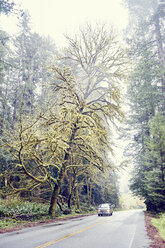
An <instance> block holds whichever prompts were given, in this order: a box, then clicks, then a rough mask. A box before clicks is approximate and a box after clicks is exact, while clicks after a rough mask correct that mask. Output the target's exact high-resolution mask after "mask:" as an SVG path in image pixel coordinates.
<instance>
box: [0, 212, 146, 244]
mask: <svg viewBox="0 0 165 248" xmlns="http://www.w3.org/2000/svg"><path fill="white" fill-rule="evenodd" d="M149 244H150V240H149V238H148V237H147V234H146V230H145V222H144V213H143V212H142V211H141V210H131V211H120V212H114V213H113V215H112V216H107V217H98V216H96V215H94V216H88V217H83V218H78V219H72V220H67V221H60V222H56V223H51V224H47V225H44V226H39V227H33V228H25V229H22V230H20V231H14V232H11V233H5V234H0V248H47V247H48V248H53V247H54V248H77V247H78V248H92V247H94V248H100V247H101V248H149Z"/></svg>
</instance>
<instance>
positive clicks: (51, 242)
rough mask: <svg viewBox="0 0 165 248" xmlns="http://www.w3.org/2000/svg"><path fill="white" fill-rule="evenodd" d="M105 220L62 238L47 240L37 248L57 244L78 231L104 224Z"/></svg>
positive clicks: (79, 231)
mask: <svg viewBox="0 0 165 248" xmlns="http://www.w3.org/2000/svg"><path fill="white" fill-rule="evenodd" d="M103 222H105V221H101V222H97V223H95V224H93V225H90V226H87V227H85V228H83V229H80V230H78V231H76V232H73V233H70V234H68V235H66V236H64V237H62V238H59V239H55V240H52V241H50V242H47V243H45V244H42V245H39V246H37V247H36V248H45V247H48V246H50V245H53V244H55V243H57V242H59V241H62V240H64V239H67V238H69V237H72V236H74V235H76V234H78V233H81V232H84V231H86V230H88V229H90V228H93V227H95V226H98V225H100V224H102V223H103Z"/></svg>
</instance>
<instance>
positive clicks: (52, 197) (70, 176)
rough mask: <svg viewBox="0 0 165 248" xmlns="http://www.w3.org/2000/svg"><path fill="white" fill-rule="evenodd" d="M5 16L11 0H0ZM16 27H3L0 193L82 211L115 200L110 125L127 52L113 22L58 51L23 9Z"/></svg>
mask: <svg viewBox="0 0 165 248" xmlns="http://www.w3.org/2000/svg"><path fill="white" fill-rule="evenodd" d="M0 3H1V4H0V12H1V13H5V14H10V12H11V11H12V9H13V8H14V6H15V5H14V4H13V2H10V1H1V2H0ZM20 13H21V14H20V15H19V14H18V13H17V15H19V16H18V17H19V23H18V28H19V32H18V33H17V34H16V35H15V36H13V37H9V35H8V34H7V33H6V32H5V31H4V30H3V29H2V27H1V30H0V41H1V44H0V135H1V139H0V193H1V196H3V197H5V196H7V195H9V194H18V195H20V196H21V197H24V198H28V199H30V200H34V199H36V198H40V200H41V199H42V200H43V201H48V202H49V203H50V208H49V214H50V215H52V216H53V215H54V214H55V210H56V207H57V205H58V206H59V207H60V209H61V210H62V211H63V210H64V208H66V207H67V208H68V209H72V208H73V207H74V208H76V209H77V211H80V210H81V209H82V208H83V207H87V208H88V209H90V208H91V206H92V205H96V204H99V203H101V202H111V203H113V204H115V205H116V206H118V204H119V196H118V178H117V174H116V172H115V167H114V165H113V163H112V162H111V156H112V149H113V147H112V144H111V143H112V142H111V137H110V134H111V130H112V129H113V125H116V123H117V122H118V121H121V120H122V119H123V117H124V114H123V111H122V110H121V96H120V82H121V81H122V80H124V79H125V73H126V61H127V58H126V52H125V51H124V49H123V48H121V47H120V45H119V43H118V41H117V40H116V37H115V33H114V31H113V29H112V28H110V29H109V28H107V27H106V25H104V24H96V25H95V26H92V25H90V24H87V25H86V26H84V28H82V29H80V30H79V33H78V34H76V35H75V36H74V37H70V36H66V39H67V41H68V47H66V48H65V49H64V51H62V52H61V51H59V50H58V49H57V47H56V45H55V44H54V42H53V41H52V40H51V39H50V38H45V37H41V36H40V35H38V34H37V33H34V32H32V31H31V28H30V16H29V13H28V11H21V12H20Z"/></svg>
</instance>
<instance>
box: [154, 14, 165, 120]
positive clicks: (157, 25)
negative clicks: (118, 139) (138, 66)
mask: <svg viewBox="0 0 165 248" xmlns="http://www.w3.org/2000/svg"><path fill="white" fill-rule="evenodd" d="M155 34H156V42H157V47H158V58H159V62H160V65H161V67H162V69H163V73H162V75H161V81H162V95H163V105H162V108H163V113H164V115H165V73H164V70H165V54H164V49H163V43H162V35H161V28H160V18H159V13H158V14H157V15H156V16H155Z"/></svg>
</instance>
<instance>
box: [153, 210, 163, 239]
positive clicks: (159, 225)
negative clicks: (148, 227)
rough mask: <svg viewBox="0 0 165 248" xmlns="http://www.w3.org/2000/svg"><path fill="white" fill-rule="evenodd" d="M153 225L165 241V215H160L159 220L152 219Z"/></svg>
mask: <svg viewBox="0 0 165 248" xmlns="http://www.w3.org/2000/svg"><path fill="white" fill-rule="evenodd" d="M152 224H153V225H154V226H155V227H156V228H157V229H158V231H159V233H160V236H161V237H162V238H163V239H164V240H165V214H160V215H159V217H158V218H152Z"/></svg>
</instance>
